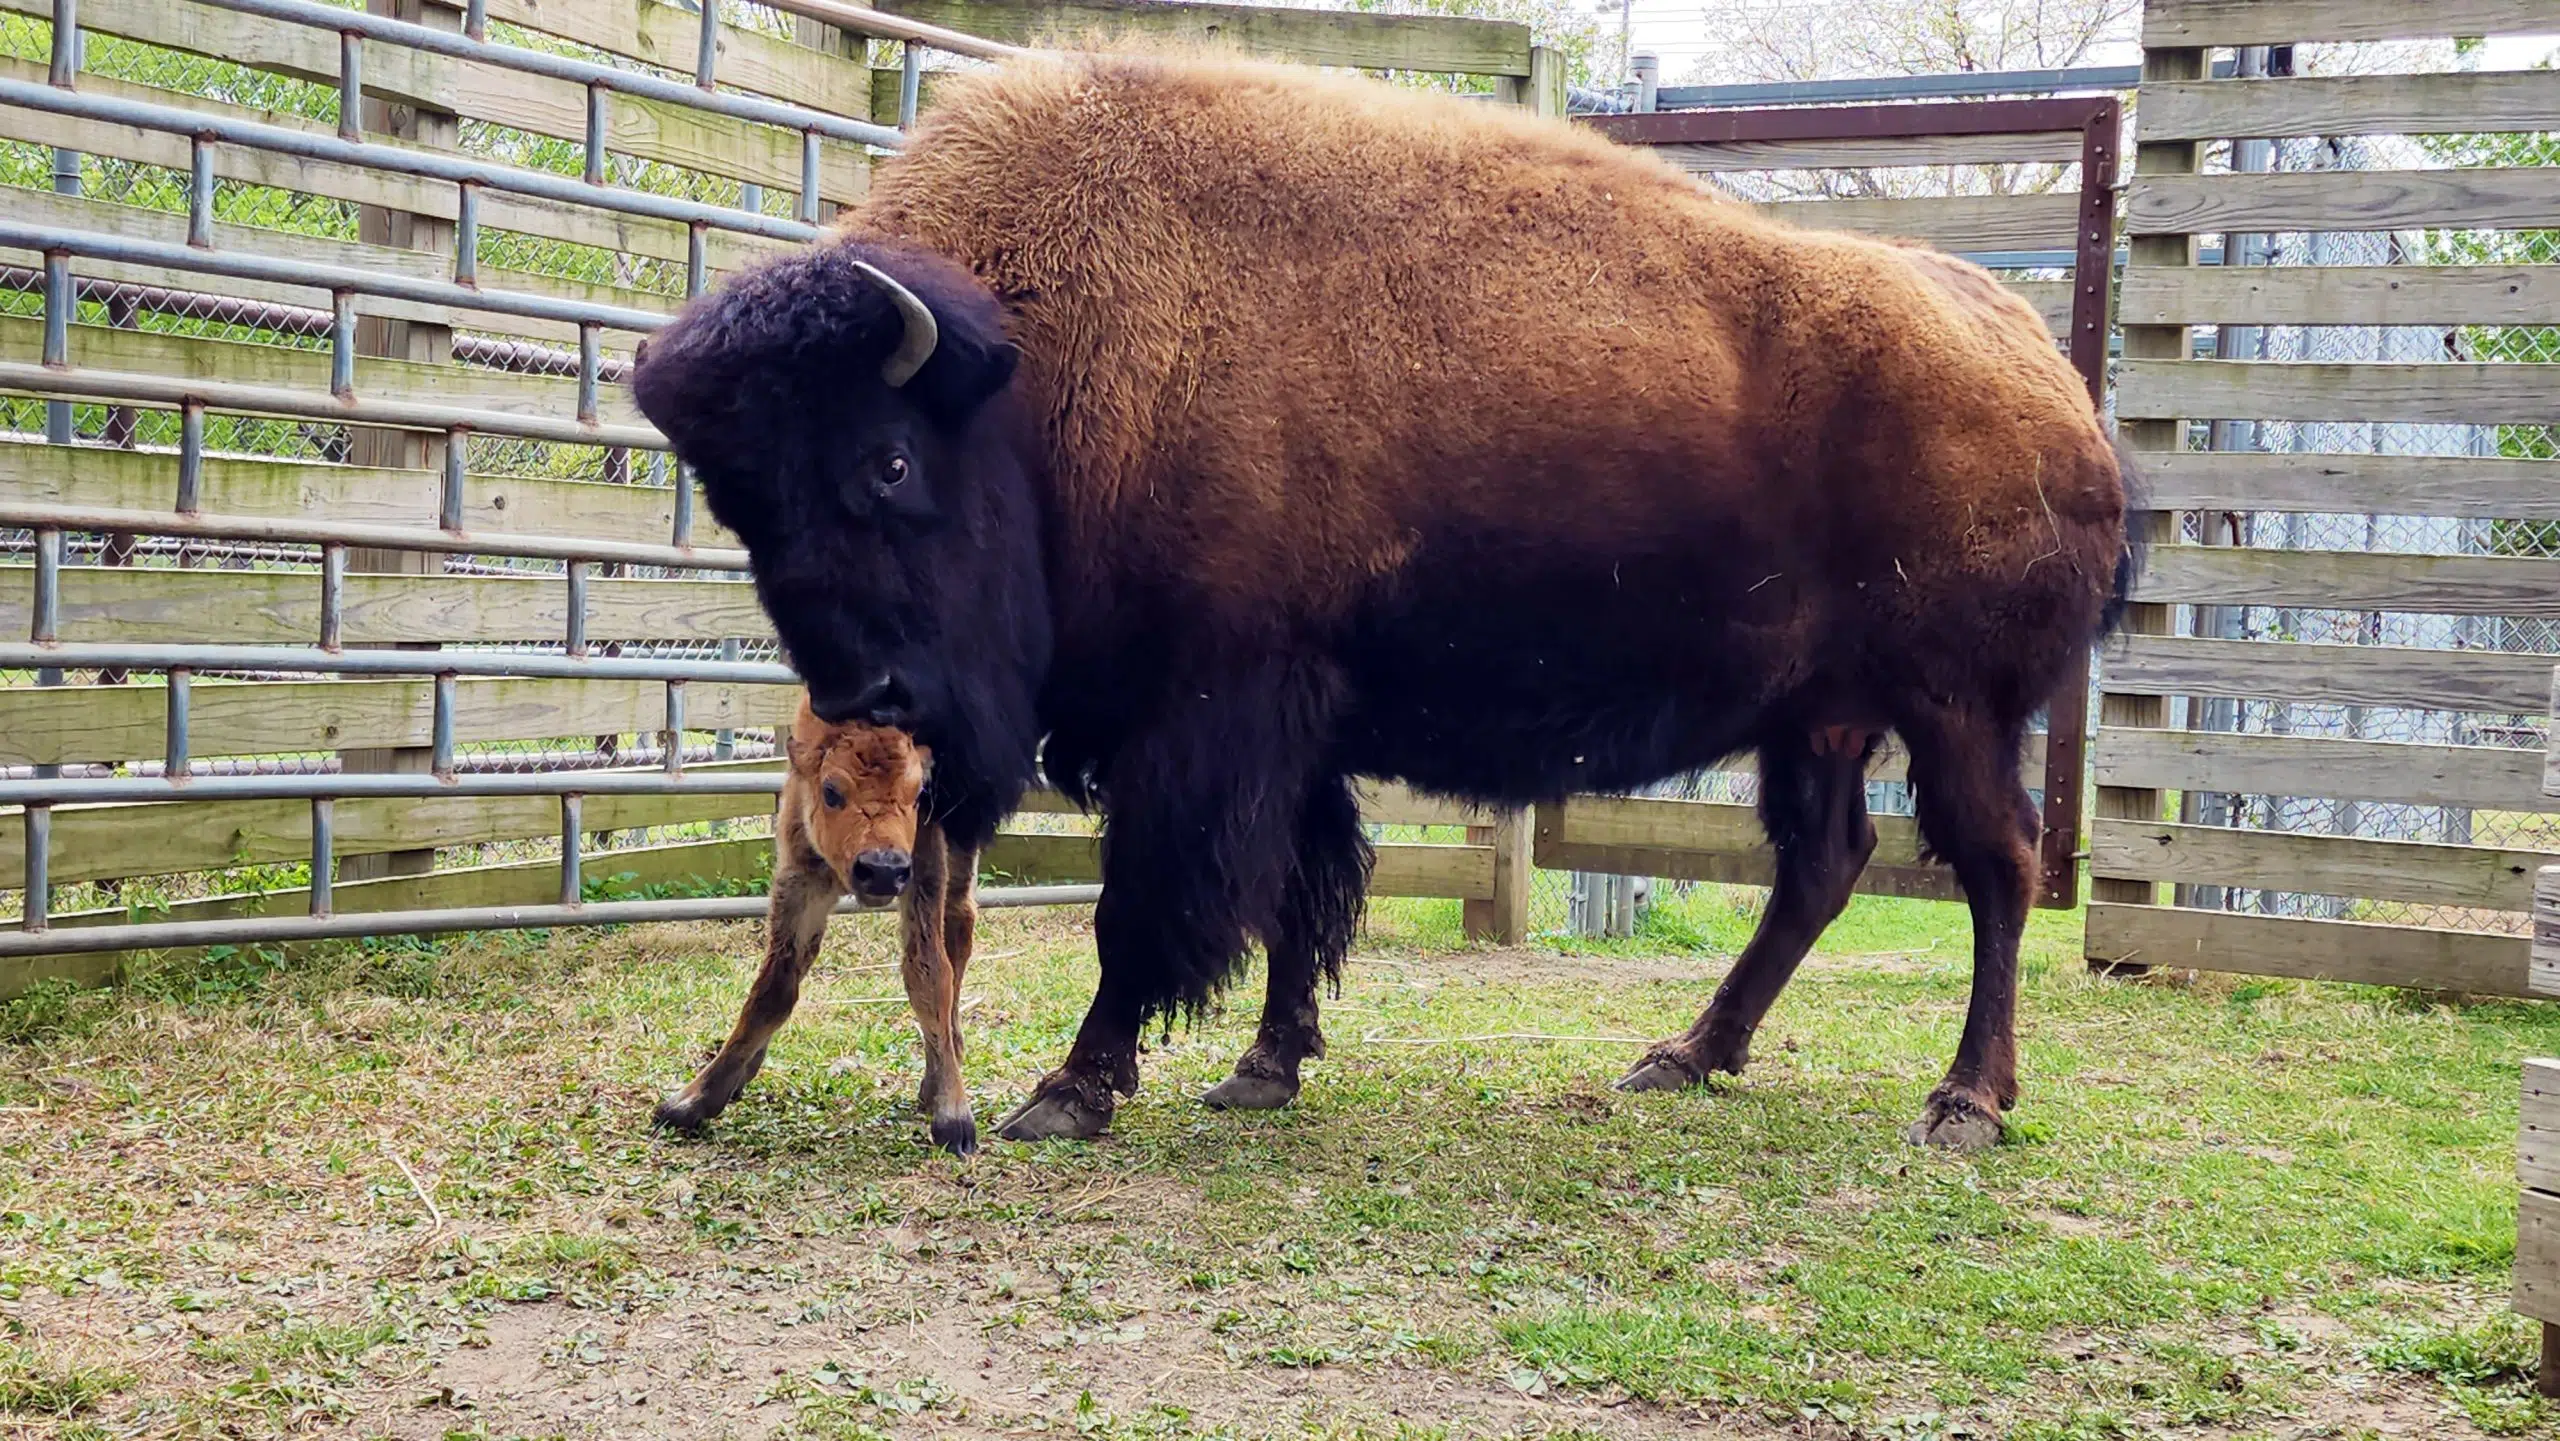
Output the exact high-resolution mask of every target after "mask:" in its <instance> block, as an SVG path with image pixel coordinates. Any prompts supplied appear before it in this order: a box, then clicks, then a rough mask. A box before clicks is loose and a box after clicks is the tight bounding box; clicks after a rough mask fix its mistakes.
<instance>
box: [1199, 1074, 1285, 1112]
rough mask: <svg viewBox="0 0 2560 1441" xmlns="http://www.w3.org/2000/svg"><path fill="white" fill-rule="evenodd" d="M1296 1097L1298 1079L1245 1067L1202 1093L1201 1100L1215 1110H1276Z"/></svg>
mask: <svg viewBox="0 0 2560 1441" xmlns="http://www.w3.org/2000/svg"><path fill="white" fill-rule="evenodd" d="M1296 1099H1298V1083H1297V1082H1296V1081H1295V1080H1293V1079H1289V1078H1286V1077H1281V1076H1256V1075H1251V1074H1249V1073H1247V1072H1245V1071H1242V1070H1239V1071H1237V1072H1236V1073H1235V1074H1234V1075H1232V1076H1229V1077H1227V1078H1226V1079H1225V1080H1223V1081H1220V1082H1219V1083H1218V1084H1216V1085H1214V1086H1211V1087H1210V1088H1209V1089H1208V1090H1206V1091H1203V1092H1201V1093H1200V1104H1201V1105H1204V1106H1206V1107H1208V1108H1209V1109H1210V1110H1213V1111H1276V1110H1279V1109H1280V1108H1281V1107H1282V1106H1285V1105H1287V1104H1289V1103H1290V1102H1291V1101H1294V1100H1296Z"/></svg>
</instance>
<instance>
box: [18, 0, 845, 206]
mask: <svg viewBox="0 0 2560 1441" xmlns="http://www.w3.org/2000/svg"><path fill="white" fill-rule="evenodd" d="M5 10H15V11H18V12H20V13H22V14H34V15H45V14H49V13H51V4H50V0H0V11H5ZM80 25H81V28H82V29H84V30H89V31H94V32H96V33H99V34H104V35H117V36H122V37H124V38H126V39H130V40H139V41H142V42H144V43H146V44H151V45H159V46H165V47H167V48H169V49H172V50H178V51H183V52H185V53H188V54H193V55H204V56H209V57H212V58H214V59H218V60H225V61H228V62H230V63H232V64H235V65H246V66H249V67H252V68H254V69H259V70H265V71H270V72H273V73H275V74H280V75H289V76H293V77H295V78H298V79H304V80H316V81H321V82H324V83H328V84H335V83H337V79H338V56H339V47H338V37H337V36H335V35H332V34H330V33H329V32H328V31H326V30H320V29H315V28H313V27H310V26H305V25H295V24H289V23H286V22H282V21H275V20H268V19H265V18H263V17H260V16H255V15H246V14H242V13H240V12H238V11H233V10H221V9H216V8H214V7H213V6H210V5H198V4H192V3H188V0H90V3H89V4H87V5H85V6H83V7H82V9H81V11H80ZM364 85H365V89H366V91H367V93H368V94H370V95H372V96H373V97H375V98H377V99H382V100H389V101H397V102H399V103H402V104H410V105H419V106H424V107H428V108H431V109H435V110H443V111H449V112H451V113H453V114H457V115H461V116H463V117H465V118H468V119H473V120H485V121H490V122H493V123H495V124H499V125H505V126H509V127H511V128H514V129H517V130H522V131H526V132H529V133H531V134H535V135H545V136H550V137H552V138H554V139H560V140H570V141H583V140H584V139H585V137H586V133H587V130H586V126H587V88H586V87H585V86H583V85H580V84H577V83H576V82H574V81H569V80H558V79H553V78H551V77H549V76H543V75H533V74H528V73H526V72H524V71H520V70H511V69H508V68H506V67H504V66H500V65H494V64H491V63H488V62H486V61H481V60H465V59H459V58H456V57H453V56H448V55H436V54H431V53H429V52H427V51H423V50H412V49H409V48H408V47H406V46H401V45H389V44H368V45H367V46H366V47H365V52H364ZM173 98H175V99H176V100H177V102H178V103H181V104H183V103H185V99H184V97H173ZM605 146H606V148H607V149H608V150H611V151H613V152H615V153H617V154H622V155H634V156H639V157H641V158H644V159H648V160H659V161H664V162H666V163H668V164H671V165H680V166H683V167H684V168H686V169H688V170H696V171H701V172H703V173H705V174H709V175H720V176H727V177H730V178H732V179H737V180H746V181H752V182H755V183H758V184H763V185H770V186H775V187H779V188H782V189H786V190H790V191H792V192H794V193H797V192H798V190H799V187H800V180H801V163H800V162H801V157H800V137H799V135H798V133H797V132H794V131H788V130H783V129H780V128H778V127H775V126H771V125H760V124H756V123H754V122H752V121H746V120H740V119H736V118H734V117H732V116H727V115H718V114H714V113H712V112H710V111H705V110H697V109H694V108H692V107H690V106H679V105H672V104H669V103H667V102H664V101H658V100H650V99H646V98H643V97H640V96H636V95H626V94H623V93H621V92H619V91H612V92H608V94H607V98H606V101H605ZM870 172H871V166H870V161H869V159H868V158H867V156H866V155H865V154H864V152H863V149H862V147H860V146H857V145H850V144H845V143H842V142H829V143H828V144H827V146H826V147H824V149H823V150H822V152H821V161H820V166H819V187H818V192H819V194H821V195H823V196H825V197H826V198H827V199H829V200H836V201H854V200H859V199H861V198H862V196H863V195H864V194H865V193H866V192H867V190H868V189H869V186H870Z"/></svg>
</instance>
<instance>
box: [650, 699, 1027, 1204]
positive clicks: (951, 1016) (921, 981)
mask: <svg viewBox="0 0 2560 1441" xmlns="http://www.w3.org/2000/svg"><path fill="white" fill-rule="evenodd" d="M789 750H790V760H791V770H790V774H789V776H788V778H786V779H785V780H784V782H783V786H782V808H781V814H780V817H779V818H778V819H777V820H776V822H775V824H774V847H775V850H776V852H777V855H776V859H775V864H774V873H773V891H772V907H771V910H770V911H769V912H768V913H767V915H766V919H765V927H766V937H765V958H764V969H763V970H762V971H760V972H758V973H757V975H756V981H755V987H754V989H753V990H751V991H749V992H748V993H747V1004H746V1008H745V1009H744V1010H741V1011H740V1012H739V1013H738V1024H737V1025H736V1026H735V1027H734V1028H732V1029H731V1031H730V1032H729V1040H728V1042H727V1044H725V1045H723V1046H722V1047H721V1048H720V1053H719V1054H718V1055H716V1056H714V1057H712V1059H711V1064H709V1065H708V1066H705V1067H703V1068H702V1074H700V1075H698V1076H696V1077H694V1078H693V1081H692V1083H691V1084H689V1085H687V1086H686V1087H685V1088H684V1089H683V1090H681V1091H678V1092H677V1093H676V1094H674V1095H672V1096H669V1097H668V1098H667V1099H666V1100H665V1101H663V1102H661V1103H660V1104H659V1106H658V1111H657V1121H658V1124H659V1125H662V1126H666V1127H669V1128H671V1129H674V1130H680V1131H692V1130H698V1129H700V1128H701V1127H702V1126H703V1125H704V1124H705V1123H706V1122H708V1121H710V1119H711V1118H712V1117H714V1116H717V1115H719V1114H720V1112H721V1111H722V1110H724V1109H726V1108H727V1106H728V1104H729V1103H730V1102H731V1101H734V1100H736V1099H737V1097H738V1092H739V1091H741V1090H743V1089H745V1088H746V1084H747V1082H749V1081H751V1080H753V1079H755V1074H756V1072H757V1071H759V1070H761V1069H762V1068H763V1066H764V1055H765V1048H766V1047H767V1046H768V1045H770V1044H771V1043H772V1041H773V1034H774V1032H776V1031H779V1030H781V1029H782V1023H783V1022H784V1021H787V1020H789V1019H790V1018H791V1008H792V1006H793V1005H794V1004H796V1003H797V1002H798V1001H799V999H800V978H801V977H802V976H803V975H805V974H807V972H808V969H809V963H810V961H811V960H813V959H815V958H816V956H817V954H818V942H819V941H820V939H821V938H823V937H824V936H825V934H826V930H827V917H828V916H829V915H830V914H832V913H833V912H834V911H835V908H836V903H837V902H839V901H840V900H842V899H843V898H844V897H845V896H846V895H847V894H851V895H852V896H853V898H854V899H855V901H857V902H858V903H859V904H861V905H863V906H866V907H876V906H885V905H888V904H889V903H890V902H892V901H900V902H902V903H903V908H904V917H905V927H904V931H905V934H904V936H903V938H902V939H903V944H904V963H903V965H902V967H901V969H902V970H903V971H904V972H905V974H906V981H907V1003H908V1004H909V1005H910V1006H912V1007H913V1008H914V1009H915V1013H916V1027H917V1029H918V1030H920V1031H922V1032H923V1034H924V1084H923V1085H922V1086H921V1087H920V1088H919V1089H918V1090H917V1092H916V1108H917V1109H918V1110H921V1111H922V1112H924V1114H925V1116H926V1117H927V1119H928V1121H929V1122H930V1124H931V1128H932V1132H933V1139H934V1144H936V1145H938V1146H941V1147H943V1148H944V1149H945V1150H949V1151H952V1152H955V1153H957V1154H960V1155H964V1156H965V1155H967V1154H968V1153H970V1152H971V1151H974V1150H976V1149H977V1148H978V1125H977V1121H976V1120H975V1119H974V1118H973V1117H972V1116H971V1115H970V1112H969V1090H968V1087H967V1086H966V1085H965V1084H963V1082H962V1081H961V1077H960V977H961V975H962V973H963V972H965V971H966V970H968V968H969V952H970V947H971V945H972V943H973V941H974V939H975V933H976V927H977V916H978V905H977V875H978V863H977V853H976V852H975V851H973V850H968V849H963V848H960V847H956V846H952V845H950V844H949V843H947V842H946V840H945V839H944V836H943V833H942V829H941V827H939V826H937V825H935V824H934V823H933V822H931V821H929V820H921V819H920V803H921V801H922V798H923V793H924V785H925V774H926V770H927V767H928V765H929V764H930V762H931V754H930V753H929V752H928V751H927V750H926V749H925V748H924V747H923V746H920V745H917V744H916V743H915V742H914V740H912V739H911V738H910V737H908V735H907V734H906V733H905V732H904V731H899V730H894V729H891V728H888V727H885V726H874V725H867V724H862V723H858V722H857V723H850V724H845V725H829V724H827V723H826V722H824V721H821V720H819V719H818V717H817V716H816V714H815V713H813V712H812V711H811V710H810V709H809V702H808V700H807V699H806V698H805V697H804V698H803V699H802V700H801V702H800V714H799V716H798V717H797V718H796V719H795V720H794V721H793V722H792V726H791V740H790V745H789Z"/></svg>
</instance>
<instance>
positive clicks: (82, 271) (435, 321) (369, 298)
mask: <svg viewBox="0 0 2560 1441" xmlns="http://www.w3.org/2000/svg"><path fill="white" fill-rule="evenodd" d="M9 205H10V208H11V210H12V212H13V214H12V218H13V219H16V220H20V221H22V222H24V223H26V224H29V225H48V226H56V227H60V228H62V229H67V230H80V231H87V232H91V233H94V234H100V235H114V236H119V237H122V238H125V239H130V240H152V241H158V242H159V243H161V244H164V245H183V244H185V243H186V239H187V218H186V217H185V216H183V215H178V214H173V213H171V212H169V211H166V210H144V209H140V208H138V207H135V206H131V205H112V204H109V203H107V202H106V201H103V200H90V199H86V198H83V197H80V196H76V195H55V194H53V193H52V192H50V191H42V190H28V191H23V192H20V193H14V194H12V195H11V196H10V197H9ZM213 248H214V249H216V250H223V251H235V252H246V253H249V254H254V255H257V256H259V257H261V258H263V259H269V260H293V261H308V262H313V263H317V264H322V265H336V266H343V267H346V268H349V269H355V270H365V271H373V272H379V273H386V274H391V275H399V276H405V277H408V278H411V279H417V280H431V281H444V280H450V279H452V278H453V262H452V261H451V260H450V259H448V258H446V257H444V256H440V255H436V254H432V253H430V252H427V251H422V250H401V249H398V248H395V247H392V246H388V245H360V244H357V243H356V242H354V241H347V240H331V239H327V238H325V237H322V236H316V235H294V234H289V233H287V232H284V231H280V230H259V229H255V228H252V227H250V226H246V225H228V224H217V225H216V226H215V227H214V234H213ZM0 258H5V259H6V260H7V261H8V262H9V263H14V264H18V265H25V266H29V267H30V268H32V267H34V266H37V265H40V264H42V260H41V259H40V258H38V257H36V256H35V255H34V254H33V253H32V252H25V251H21V252H16V253H15V254H12V253H11V252H8V251H6V250H0ZM71 273H72V274H73V275H74V276H77V277H79V278H80V279H83V280H105V281H113V282H117V283H119V284H126V285H149V286H161V287H166V288H168V289H172V290H181V291H193V292H200V293H203V294H208V295H218V296H223V297H226V298H230V299H236V300H249V301H257V302H260V303H263V304H270V305H292V306H300V307H302V308H304V309H309V310H322V311H325V310H327V309H328V308H329V305H330V298H329V292H328V291H327V290H325V289H321V288H318V287H314V286H307V285H279V284H273V283H270V282H267V281H260V280H240V279H235V278H233V277H229V276H221V275H207V274H199V273H194V272H189V271H183V270H173V269H170V268H167V267H163V266H157V265H134V264H126V263H123V262H118V261H101V260H92V259H88V258H85V257H81V258H75V259H74V260H73V261H72V262H71ZM480 284H481V286H482V288H483V289H485V290H487V291H490V292H493V293H504V294H515V295H539V296H548V297H551V298H554V299H559V300H570V301H576V302H579V303H581V304H588V305H611V306H620V307H623V308H625V309H630V310H642V311H656V312H660V313H669V312H672V311H673V310H674V309H675V308H676V307H677V306H678V305H680V304H682V303H683V302H682V299H681V298H680V297H675V296H665V295H654V294H651V293H650V292H648V291H644V290H632V289H628V288H625V287H622V286H614V285H595V284H590V283H588V282H586V281H582V280H571V279H568V278H565V277H561V276H552V275H539V274H533V273H530V272H527V271H520V270H498V269H494V268H491V267H486V266H484V267H482V268H481V271H480ZM350 299H351V301H352V303H353V304H354V306H355V310H356V314H358V315H368V316H381V317H384V318H386V319H391V320H411V321H418V322H422V323H425V324H429V325H457V326H461V327H464V328H466V329H470V330H479V331H488V332H492V333H494V334H498V335H511V336H524V337H529V338H532V339H536V340H542V341H548V342H551V343H554V344H557V345H560V346H562V347H563V348H572V347H575V346H576V345H577V343H578V327H576V326H575V325H572V324H569V323H568V322H566V321H558V320H534V319H528V318H526V317H524V316H520V315H509V314H506V313H504V312H502V311H497V310H480V309H472V308H469V307H463V306H448V305H436V304H429V303H427V302H424V301H415V300H396V299H392V298H389V297H386V296H380V295H354V296H351V297H350Z"/></svg>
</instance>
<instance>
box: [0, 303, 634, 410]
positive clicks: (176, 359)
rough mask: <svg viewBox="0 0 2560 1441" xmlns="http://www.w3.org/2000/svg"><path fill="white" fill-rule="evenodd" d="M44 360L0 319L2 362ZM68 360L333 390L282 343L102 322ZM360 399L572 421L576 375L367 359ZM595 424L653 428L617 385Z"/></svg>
mask: <svg viewBox="0 0 2560 1441" xmlns="http://www.w3.org/2000/svg"><path fill="white" fill-rule="evenodd" d="M43 355H44V322H43V321H41V320H27V319H12V318H0V360H8V361H18V362H22V363H33V362H36V361H38V360H41V359H42V358H43ZM71 363H72V364H73V365H76V366H80V367H82V368H83V369H88V370H106V371H120V372H126V373H131V374H137V375H160V376H176V377H181V378H185V379H191V380H209V381H222V382H225V383H229V384H234V385H264V386H275V387H280V388H284V389H291V390H301V391H308V392H310V393H312V394H314V395H318V396H326V395H327V394H328V393H329V353H328V352H327V351H326V350H289V349H286V348H285V347H283V346H281V345H241V344H236V343H233V342H231V341H225V340H197V339H193V338H187V337H181V336H174V335H166V334H160V333H157V332H153V331H147V330H116V329H112V328H110V327H107V326H103V325H75V326H73V327H71ZM355 393H356V395H357V396H359V397H360V398H362V399H365V400H383V401H405V402H412V403H417V404H424V405H445V406H459V407H465V408H469V409H473V410H487V411H497V412H500V413H503V414H507V415H517V416H540V417H543V418H546V419H553V420H569V419H571V418H573V417H575V416H576V415H577V413H578V382H577V380H576V379H575V378H573V377H566V376H549V375H516V374H511V373H509V372H506V371H500V370H483V369H480V368H478V367H476V366H466V365H433V364H428V363H426V362H423V361H415V360H387V359H382V358H380V357H375V356H366V357H364V358H362V359H359V360H358V361H357V362H356V390H355ZM596 412H597V419H598V420H599V421H600V422H601V423H603V424H606V425H626V426H642V427H645V426H647V425H648V423H649V422H648V420H647V418H646V417H644V416H642V415H641V414H640V408H639V407H638V406H637V405H634V404H633V403H632V401H631V392H630V389H629V388H628V387H626V386H621V385H604V386H599V387H598V388H597V393H596Z"/></svg>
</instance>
